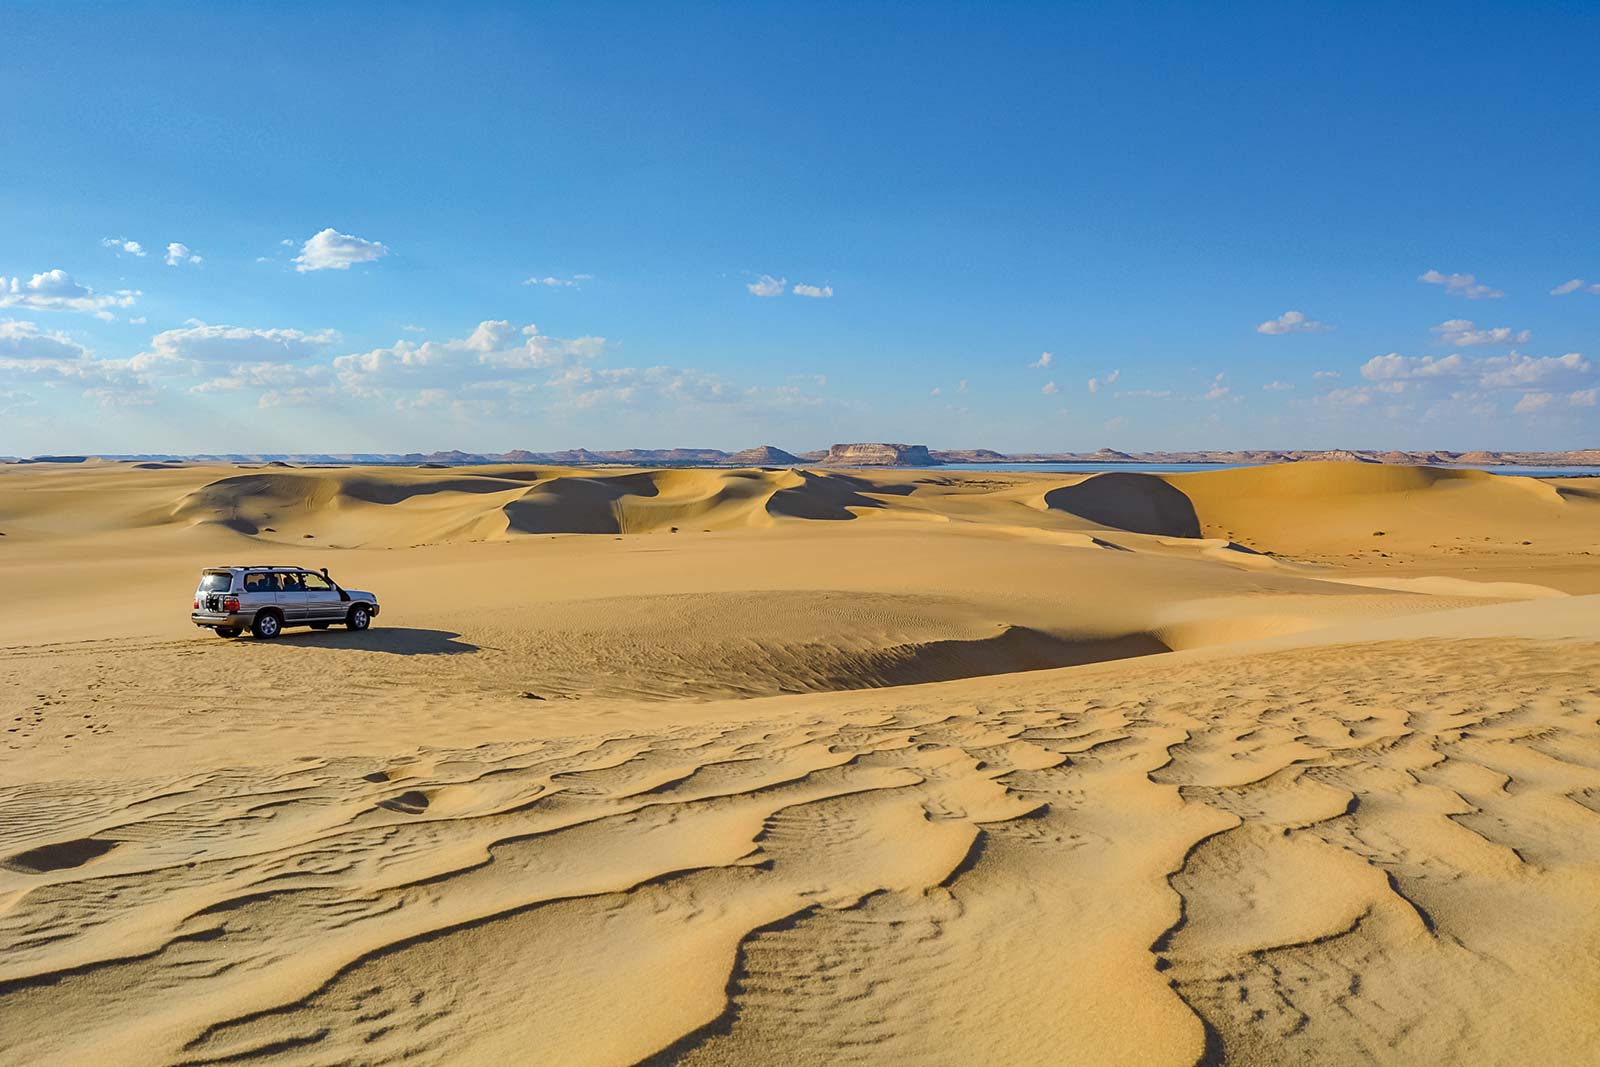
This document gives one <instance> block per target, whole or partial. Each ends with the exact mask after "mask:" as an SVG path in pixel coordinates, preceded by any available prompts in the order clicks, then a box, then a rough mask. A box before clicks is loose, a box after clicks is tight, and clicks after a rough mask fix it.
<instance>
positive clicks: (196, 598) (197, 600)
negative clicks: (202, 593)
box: [194, 597, 200, 608]
mask: <svg viewBox="0 0 1600 1067" xmlns="http://www.w3.org/2000/svg"><path fill="white" fill-rule="evenodd" d="M194 606H195V607H197V608H198V607H199V606H200V598H199V597H195V598H194Z"/></svg>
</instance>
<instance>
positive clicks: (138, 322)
mask: <svg viewBox="0 0 1600 1067" xmlns="http://www.w3.org/2000/svg"><path fill="white" fill-rule="evenodd" d="M148 321H150V320H148V319H146V318H145V317H144V316H143V315H134V316H132V317H130V318H129V319H128V322H129V324H130V325H133V326H143V325H144V324H145V323H146V322H148Z"/></svg>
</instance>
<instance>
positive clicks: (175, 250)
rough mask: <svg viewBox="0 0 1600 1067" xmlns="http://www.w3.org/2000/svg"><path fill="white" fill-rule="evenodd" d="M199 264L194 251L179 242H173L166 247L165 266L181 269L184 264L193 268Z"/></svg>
mask: <svg viewBox="0 0 1600 1067" xmlns="http://www.w3.org/2000/svg"><path fill="white" fill-rule="evenodd" d="M200 262H201V259H200V257H199V256H198V255H196V254H195V251H194V249H192V248H190V247H189V246H188V245H186V244H183V243H182V242H180V241H173V242H172V243H171V244H169V245H167V266H169V267H181V266H183V265H184V264H185V263H187V264H189V265H191V266H193V265H195V264H198V263H200Z"/></svg>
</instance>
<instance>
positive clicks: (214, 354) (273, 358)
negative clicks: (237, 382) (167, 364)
mask: <svg viewBox="0 0 1600 1067" xmlns="http://www.w3.org/2000/svg"><path fill="white" fill-rule="evenodd" d="M338 340H339V333H338V331H337V330H318V331H317V332H316V333H305V332H304V331H301V330H291V329H272V330H252V329H248V328H246V327H244V326H210V325H207V324H206V323H203V322H200V321H199V320H198V319H190V320H189V324H188V325H187V326H185V327H184V328H183V329H179V330H165V331H163V332H161V333H158V334H156V335H155V336H154V337H153V338H151V339H150V350H151V352H152V353H153V354H155V355H157V356H163V357H169V358H171V359H179V360H191V361H193V362H196V363H287V362H292V361H294V360H299V359H305V358H307V357H309V356H314V355H316V354H318V353H319V352H321V351H322V350H323V349H325V348H326V347H327V346H328V345H331V344H334V343H335V342H337V341H338Z"/></svg>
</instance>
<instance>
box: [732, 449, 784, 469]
mask: <svg viewBox="0 0 1600 1067" xmlns="http://www.w3.org/2000/svg"><path fill="white" fill-rule="evenodd" d="M727 462H728V463H731V464H733V465H734V466H736V467H791V466H793V465H794V464H796V463H799V462H800V459H799V457H798V456H795V455H793V454H791V453H789V452H785V451H784V450H783V449H781V448H779V447H777V446H776V445H757V446H756V447H755V448H745V449H741V450H739V451H738V452H735V453H734V454H733V455H731V456H729V457H728V458H727Z"/></svg>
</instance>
